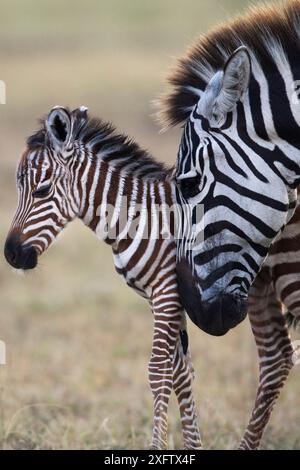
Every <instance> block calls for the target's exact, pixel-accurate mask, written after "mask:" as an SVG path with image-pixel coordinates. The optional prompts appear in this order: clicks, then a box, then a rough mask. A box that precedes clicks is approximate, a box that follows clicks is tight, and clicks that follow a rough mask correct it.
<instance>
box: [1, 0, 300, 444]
mask: <svg viewBox="0 0 300 470" xmlns="http://www.w3.org/2000/svg"><path fill="white" fill-rule="evenodd" d="M247 3H248V2H247V1H228V0H226V1H222V0H219V1H216V0H210V1H208V0H204V1H195V0H186V1H184V2H183V1H180V0H163V1H162V0H152V1H151V2H148V1H144V0H143V1H141V0H140V1H137V0H136V1H130V2H129V1H128V2H124V1H122V0H118V1H117V0H112V1H111V0H110V1H109V2H107V1H104V0H103V1H96V0H94V1H92V0H87V1H86V2H84V3H82V2H77V1H76V2H72V8H70V2H63V1H58V0H56V1H53V0H52V1H46V0H42V1H40V2H37V1H33V0H28V1H26V2H24V1H21V0H18V1H17V0H13V1H8V0H6V1H3V0H0V6H1V29H0V44H1V48H0V63H1V67H0V79H2V80H5V81H6V85H7V105H5V106H0V128H1V139H0V196H1V197H0V214H1V224H0V245H1V246H3V243H4V240H5V236H6V233H7V231H8V228H9V224H10V221H11V218H12V214H13V211H14V207H15V204H16V192H15V181H14V180H15V177H14V175H15V166H16V163H17V160H18V158H19V156H20V154H21V151H22V149H23V147H24V141H25V138H26V137H27V135H29V133H30V132H32V130H33V129H34V128H35V127H36V121H37V118H38V117H39V116H40V115H43V114H45V113H46V112H47V111H48V110H49V108H50V107H51V106H53V105H55V104H68V105H70V106H78V105H81V104H85V105H87V106H89V107H90V109H91V112H92V113H93V114H96V115H98V116H100V117H102V118H104V119H107V120H112V121H114V122H115V124H117V125H118V127H119V128H120V129H122V130H124V131H127V132H128V133H130V134H132V135H133V136H135V137H136V139H137V140H138V141H139V142H140V143H141V144H143V145H144V146H146V147H148V148H149V149H150V150H151V151H152V152H153V153H154V154H155V155H156V156H157V158H160V159H161V160H164V161H167V162H170V163H173V162H174V161H175V157H176V151H177V146H178V139H179V132H178V131H173V132H171V133H168V134H165V135H158V130H159V129H158V126H157V125H155V124H154V123H153V120H152V118H151V116H150V115H151V113H152V108H151V106H150V104H149V102H150V100H152V99H154V98H155V97H156V96H157V95H158V94H159V93H160V92H161V91H162V90H163V84H162V76H163V75H164V74H165V72H166V70H167V68H168V67H169V64H170V63H171V57H172V56H175V55H177V54H179V53H181V52H182V51H183V50H184V49H185V47H186V45H187V44H189V43H190V41H191V39H192V38H194V37H195V36H196V35H197V34H198V33H199V32H204V31H205V30H207V28H208V27H210V26H212V25H213V24H214V23H215V22H218V21H220V20H223V19H226V18H229V17H231V16H232V14H233V12H238V11H239V10H240V9H242V8H243V7H244V6H245V5H246V4H247ZM0 290H1V292H0V295H1V310H0V339H2V340H4V341H5V342H6V345H7V365H6V366H0V442H1V446H2V447H3V448H5V449H10V448H13V449H16V448H34V449H37V448H42V449H45V448H50V449H62V448H65V449H66V448H68V449H69V448H84V449H89V448H93V449H94V448H96V449H97V448H104V449H114V448H124V449H125V448H126V449H127V448H128V449H133V448H147V445H148V444H149V442H150V434H151V426H152V422H151V421H152V398H151V393H150V390H149V388H148V385H147V373H146V370H147V362H148V358H149V354H150V348H151V335H152V318H151V314H150V311H149V308H148V306H147V304H146V303H145V302H144V301H143V300H142V299H140V298H139V297H138V296H137V295H136V294H135V293H134V292H132V291H131V290H130V289H129V288H128V287H127V286H126V285H125V284H124V283H123V281H122V279H121V278H120V277H118V275H117V274H116V273H115V272H114V268H113V262H112V257H111V253H110V249H109V248H108V247H106V246H104V245H102V244H101V243H100V242H98V241H97V240H96V239H95V237H94V236H93V234H92V233H90V232H89V231H88V230H87V229H85V228H84V227H83V226H81V225H80V224H79V223H75V224H73V225H72V226H70V228H68V229H67V231H66V232H65V233H64V234H63V235H62V237H61V238H60V239H59V242H58V243H57V244H55V245H54V246H53V247H52V248H51V249H50V250H49V252H48V253H46V254H45V255H44V256H43V258H42V259H41V260H40V265H39V267H38V269H37V271H35V272H33V273H29V274H27V275H25V276H23V277H22V276H18V275H17V274H16V273H15V272H13V271H12V270H11V269H10V268H9V267H8V266H7V265H6V263H5V261H4V259H3V257H1V259H0ZM190 331H191V348H192V355H193V360H194V365H195V369H196V374H197V375H196V381H195V387H194V388H195V396H196V401H197V408H198V413H199V419H200V425H201V430H202V435H203V441H204V444H205V447H206V448H208V449H211V448H223V449H228V448H235V447H236V446H237V444H238V442H239V439H240V437H241V436H242V433H243V430H244V428H245V426H246V423H247V419H248V417H249V413H250V410H251V406H252V404H253V401H254V394H255V388H256V379H257V370H256V364H257V361H256V351H255V346H254V341H253V337H252V334H251V331H250V328H249V325H248V322H247V321H245V322H244V323H243V324H242V325H241V326H240V327H238V328H237V329H236V330H235V331H233V332H231V333H230V334H228V335H227V336H226V337H225V338H221V339H217V338H210V337H208V336H207V335H205V334H204V333H202V332H200V330H197V329H196V328H194V327H193V326H192V325H190ZM299 370H300V369H299V367H298V368H296V369H295V371H294V372H293V374H292V377H291V378H290V380H289V383H288V385H287V386H286V388H285V390H284V393H283V395H282V397H281V399H280V403H279V404H278V406H277V407H276V409H275V411H274V413H273V416H272V420H271V424H270V427H269V428H268V431H267V433H266V436H265V438H264V441H263V447H264V448H269V449H275V448H279V449H280V448H299V447H300V435H299V429H298V427H297V424H298V423H299V418H300V407H299V397H300V374H299ZM170 445H171V447H176V448H180V446H181V438H180V427H179V417H178V410H177V407H176V403H175V400H173V401H172V403H171V410H170Z"/></svg>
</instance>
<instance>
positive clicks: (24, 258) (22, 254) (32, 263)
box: [4, 235, 38, 269]
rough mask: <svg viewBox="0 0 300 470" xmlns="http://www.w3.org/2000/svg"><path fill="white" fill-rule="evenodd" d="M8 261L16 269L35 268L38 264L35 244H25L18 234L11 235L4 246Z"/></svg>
mask: <svg viewBox="0 0 300 470" xmlns="http://www.w3.org/2000/svg"><path fill="white" fill-rule="evenodd" d="M4 256H5V258H6V261H7V262H8V263H9V264H10V265H11V266H12V267H13V268H16V269H33V268H35V267H36V265H37V258H38V255H37V251H36V249H35V248H34V247H33V246H30V245H25V246H24V245H23V244H22V242H21V241H20V239H19V238H18V236H16V235H9V236H8V237H7V239H6V242H5V246H4Z"/></svg>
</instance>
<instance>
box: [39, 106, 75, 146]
mask: <svg viewBox="0 0 300 470" xmlns="http://www.w3.org/2000/svg"><path fill="white" fill-rule="evenodd" d="M72 127H73V125H72V117H71V114H70V112H69V111H68V110H67V109H66V108H63V107H62V106H55V107H54V108H52V109H51V111H50V113H49V114H48V117H47V119H46V129H47V134H48V138H49V140H50V142H51V144H52V145H53V146H54V148H56V149H57V150H63V149H64V148H65V147H67V146H68V144H69V143H70V140H71V137H72Z"/></svg>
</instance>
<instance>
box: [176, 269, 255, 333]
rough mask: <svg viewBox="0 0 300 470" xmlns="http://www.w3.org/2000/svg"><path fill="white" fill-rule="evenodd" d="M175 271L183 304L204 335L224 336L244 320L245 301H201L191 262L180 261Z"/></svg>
mask: <svg viewBox="0 0 300 470" xmlns="http://www.w3.org/2000/svg"><path fill="white" fill-rule="evenodd" d="M176 271H177V279H178V290H179V295H180V299H181V302H182V305H183V307H184V309H185V310H186V312H187V314H188V316H189V317H190V319H191V320H192V322H193V323H195V325H197V326H198V327H199V328H200V329H201V330H203V331H205V333H208V334H210V335H212V336H223V335H225V334H226V333H227V332H228V331H229V330H230V329H232V328H234V327H235V326H237V325H238V324H239V323H241V322H242V321H243V320H244V319H245V317H246V315H247V301H246V299H244V298H242V297H238V296H233V295H231V294H220V295H219V296H218V297H216V298H215V299H214V300H212V301H209V302H208V301H202V300H201V295H200V292H199V290H198V289H197V286H196V283H195V279H194V277H193V274H192V271H191V269H190V267H189V265H188V263H187V262H186V261H180V262H179V263H178V264H177V267H176Z"/></svg>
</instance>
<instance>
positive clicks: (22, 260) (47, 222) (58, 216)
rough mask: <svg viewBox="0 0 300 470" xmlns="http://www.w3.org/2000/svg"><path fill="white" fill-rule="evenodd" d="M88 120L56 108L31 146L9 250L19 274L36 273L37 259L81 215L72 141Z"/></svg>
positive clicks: (82, 112)
mask: <svg viewBox="0 0 300 470" xmlns="http://www.w3.org/2000/svg"><path fill="white" fill-rule="evenodd" d="M86 119H87V111H86V108H84V107H82V108H79V109H76V110H74V111H72V112H70V111H69V110H68V109H66V108H62V107H58V106H57V107H55V108H53V109H52V110H51V111H50V113H49V115H48V117H47V118H46V120H45V122H44V125H43V128H42V129H41V130H40V131H39V132H37V133H36V134H35V135H33V136H32V137H30V138H29V139H28V141H27V149H26V150H25V152H24V153H23V155H22V158H21V161H20V163H19V166H18V170H17V189H18V206H17V210H16V213H15V216H14V219H13V222H12V225H11V228H10V231H9V234H8V236H7V239H6V243H5V248H4V253H5V257H6V259H7V261H8V262H9V263H10V264H11V265H12V266H13V267H14V268H17V269H32V268H35V266H36V265H37V262H38V256H39V255H41V254H42V253H43V252H44V251H45V250H46V249H47V248H48V246H49V245H50V244H51V242H52V241H53V240H54V239H55V238H56V236H57V235H58V234H59V232H61V230H62V229H63V228H64V227H65V226H66V224H67V223H68V222H70V221H71V220H73V219H74V218H75V216H76V215H77V213H78V202H77V201H78V198H77V197H76V194H75V193H74V184H72V182H73V179H74V174H75V173H76V172H75V171H74V169H75V167H76V164H77V159H73V158H71V156H72V155H73V154H74V150H75V149H74V139H73V138H72V136H73V135H74V134H75V133H76V132H78V130H79V128H80V127H81V126H82V125H83V124H84V123H85V122H86Z"/></svg>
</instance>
